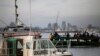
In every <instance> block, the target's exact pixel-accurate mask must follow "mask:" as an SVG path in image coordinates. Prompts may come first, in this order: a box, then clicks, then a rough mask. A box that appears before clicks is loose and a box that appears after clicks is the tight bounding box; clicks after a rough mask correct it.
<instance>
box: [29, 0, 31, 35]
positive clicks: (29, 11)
mask: <svg viewBox="0 0 100 56" xmlns="http://www.w3.org/2000/svg"><path fill="white" fill-rule="evenodd" d="M29 13H30V18H29V27H30V31H29V35H31V0H29Z"/></svg>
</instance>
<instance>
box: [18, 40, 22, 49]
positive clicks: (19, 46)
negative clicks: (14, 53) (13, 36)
mask: <svg viewBox="0 0 100 56" xmlns="http://www.w3.org/2000/svg"><path fill="white" fill-rule="evenodd" d="M17 48H18V49H21V48H23V46H22V44H21V42H20V41H18V42H17Z"/></svg>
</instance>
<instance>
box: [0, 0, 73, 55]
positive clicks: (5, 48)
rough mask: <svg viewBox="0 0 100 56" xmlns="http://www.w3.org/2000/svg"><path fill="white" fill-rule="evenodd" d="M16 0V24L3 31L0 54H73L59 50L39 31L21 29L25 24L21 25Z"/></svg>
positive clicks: (0, 40)
mask: <svg viewBox="0 0 100 56" xmlns="http://www.w3.org/2000/svg"><path fill="white" fill-rule="evenodd" d="M16 1H17V0H15V14H16V21H15V22H16V26H15V27H9V28H8V29H7V30H5V31H4V32H3V33H2V36H3V38H2V39H0V56H72V53H71V52H69V51H58V49H57V48H56V47H55V46H54V44H53V43H52V41H51V40H49V39H44V38H41V34H40V33H39V32H32V31H31V29H30V30H29V31H19V30H20V29H23V25H22V24H20V25H19V20H18V14H17V8H18V6H17V5H16Z"/></svg>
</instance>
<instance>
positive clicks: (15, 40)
mask: <svg viewBox="0 0 100 56" xmlns="http://www.w3.org/2000/svg"><path fill="white" fill-rule="evenodd" d="M11 34H12V35H11ZM35 37H37V36H36V35H34V34H31V35H27V36H26V35H24V34H23V33H22V34H21V35H20V34H18V33H17V32H15V33H4V38H3V39H2V40H1V41H2V42H0V43H1V44H0V56H72V53H71V52H68V51H63V52H62V51H61V52H60V51H58V50H57V48H56V47H55V46H54V45H53V43H52V42H51V41H50V40H49V39H42V38H38V39H34V38H35Z"/></svg>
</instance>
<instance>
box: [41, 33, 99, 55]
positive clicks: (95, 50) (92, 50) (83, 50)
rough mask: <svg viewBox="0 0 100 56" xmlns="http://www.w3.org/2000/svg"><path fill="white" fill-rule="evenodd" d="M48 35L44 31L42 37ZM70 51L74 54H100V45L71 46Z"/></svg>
mask: <svg viewBox="0 0 100 56" xmlns="http://www.w3.org/2000/svg"><path fill="white" fill-rule="evenodd" d="M72 35H73V34H72ZM48 37H49V34H48V33H45V34H43V33H42V38H48ZM70 51H71V52H72V53H73V56H100V47H77V48H70Z"/></svg>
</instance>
